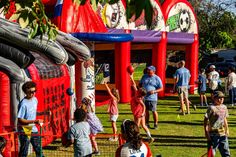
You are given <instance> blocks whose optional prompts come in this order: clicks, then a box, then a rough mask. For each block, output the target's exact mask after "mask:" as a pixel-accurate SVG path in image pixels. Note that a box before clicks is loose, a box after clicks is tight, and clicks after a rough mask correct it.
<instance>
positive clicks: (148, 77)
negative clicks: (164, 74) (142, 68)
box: [140, 66, 163, 129]
mask: <svg viewBox="0 0 236 157" xmlns="http://www.w3.org/2000/svg"><path fill="white" fill-rule="evenodd" d="M155 71H156V68H155V67H154V66H149V67H147V74H144V75H143V76H142V78H141V80H140V86H142V87H144V88H145V89H146V91H147V95H146V96H145V98H144V100H145V106H146V115H145V118H146V124H147V126H148V127H149V128H150V125H149V111H152V114H153V120H154V129H156V128H157V123H158V113H157V111H156V108H157V100H158V95H157V94H158V92H160V91H162V90H163V85H162V81H161V79H160V77H158V76H157V75H156V74H155Z"/></svg>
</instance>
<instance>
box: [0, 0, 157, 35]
mask: <svg viewBox="0 0 236 157" xmlns="http://www.w3.org/2000/svg"><path fill="white" fill-rule="evenodd" d="M73 1H74V2H75V3H77V4H78V5H83V4H85V2H86V0H73ZM10 2H14V3H15V7H16V12H15V14H13V16H12V17H11V20H16V21H17V22H18V23H19V24H20V26H21V27H22V28H25V27H30V28H31V30H30V33H29V38H34V37H35V36H37V35H40V36H41V37H42V35H44V34H47V35H48V37H49V39H55V38H56V35H57V27H56V26H55V25H54V24H52V23H51V21H50V19H49V18H48V17H47V16H46V14H45V12H44V5H43V4H42V2H41V0H11V1H10V0H0V8H2V7H3V8H4V12H5V13H6V12H7V11H8V9H9V8H10ZM116 2H118V0H90V3H91V5H92V7H93V9H94V10H96V9H97V4H98V3H110V4H113V3H116ZM126 2H127V7H126V9H127V11H126V15H127V21H128V22H129V21H130V20H131V19H133V17H135V19H137V18H138V17H139V16H140V15H141V13H142V11H143V10H144V11H145V19H146V22H147V26H148V27H150V26H151V23H152V16H153V9H152V7H151V3H150V1H149V0H126Z"/></svg>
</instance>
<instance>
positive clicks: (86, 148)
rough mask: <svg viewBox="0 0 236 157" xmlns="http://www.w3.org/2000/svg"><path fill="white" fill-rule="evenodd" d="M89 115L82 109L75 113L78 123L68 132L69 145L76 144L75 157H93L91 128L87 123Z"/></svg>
mask: <svg viewBox="0 0 236 157" xmlns="http://www.w3.org/2000/svg"><path fill="white" fill-rule="evenodd" d="M86 117H87V114H86V112H85V111H84V110H83V109H82V108H77V109H76V110H75V112H74V120H75V121H76V123H75V124H74V125H72V126H71V127H70V129H69V131H68V137H67V139H68V144H67V146H69V145H70V144H74V157H80V156H83V157H91V156H92V144H91V141H90V137H89V135H90V133H91V132H90V126H89V124H88V122H86Z"/></svg>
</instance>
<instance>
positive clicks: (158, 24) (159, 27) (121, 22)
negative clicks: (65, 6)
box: [97, 0, 165, 31]
mask: <svg viewBox="0 0 236 157" xmlns="http://www.w3.org/2000/svg"><path fill="white" fill-rule="evenodd" d="M150 2H151V5H152V7H153V11H154V15H153V21H152V25H151V30H155V31H165V21H164V17H163V14H162V10H161V7H160V4H159V3H158V1H156V0H150ZM124 6H125V2H124V1H121V0H120V1H118V2H117V3H114V4H108V3H106V4H99V5H98V9H97V12H98V14H100V16H101V18H102V20H103V22H104V24H105V25H106V27H107V28H110V29H112V28H113V29H114V28H115V29H129V30H148V28H147V24H146V21H145V13H144V11H143V12H142V13H141V15H140V17H139V18H138V19H137V20H135V16H134V17H132V19H131V21H132V22H130V23H127V20H126V19H127V18H126V14H125V11H126V10H125V7H124Z"/></svg>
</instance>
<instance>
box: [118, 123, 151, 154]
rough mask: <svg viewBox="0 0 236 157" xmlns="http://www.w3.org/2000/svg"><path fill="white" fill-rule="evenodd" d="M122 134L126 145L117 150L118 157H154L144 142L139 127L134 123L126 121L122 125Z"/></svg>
mask: <svg viewBox="0 0 236 157" xmlns="http://www.w3.org/2000/svg"><path fill="white" fill-rule="evenodd" d="M121 133H122V137H123V138H124V140H126V143H125V144H124V145H121V146H120V147H119V148H118V149H117V150H116V155H115V156H116V157H131V156H140V157H152V152H151V150H150V148H149V146H148V145H147V144H146V143H144V142H142V138H141V136H140V132H139V127H138V126H137V124H136V123H135V122H134V121H131V120H124V121H123V123H122V125H121Z"/></svg>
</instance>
